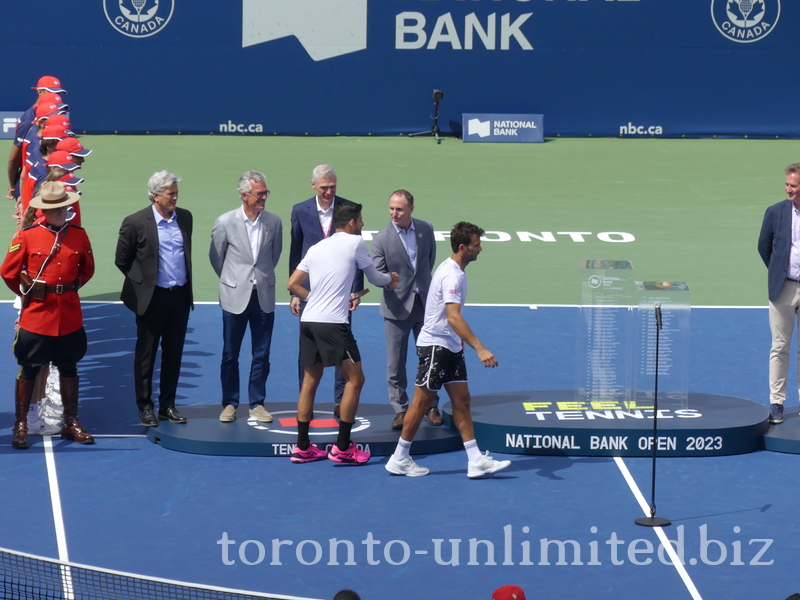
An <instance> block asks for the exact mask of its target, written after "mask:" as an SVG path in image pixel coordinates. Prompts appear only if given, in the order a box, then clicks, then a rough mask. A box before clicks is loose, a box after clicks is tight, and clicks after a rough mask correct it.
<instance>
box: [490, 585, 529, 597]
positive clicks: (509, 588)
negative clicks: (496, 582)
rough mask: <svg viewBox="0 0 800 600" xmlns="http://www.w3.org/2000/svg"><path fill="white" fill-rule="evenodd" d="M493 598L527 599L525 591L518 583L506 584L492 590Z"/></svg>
mask: <svg viewBox="0 0 800 600" xmlns="http://www.w3.org/2000/svg"><path fill="white" fill-rule="evenodd" d="M492 600H525V592H523V591H522V588H521V587H519V586H517V585H504V586H503V587H499V588H497V589H496V590H495V591H494V592H492Z"/></svg>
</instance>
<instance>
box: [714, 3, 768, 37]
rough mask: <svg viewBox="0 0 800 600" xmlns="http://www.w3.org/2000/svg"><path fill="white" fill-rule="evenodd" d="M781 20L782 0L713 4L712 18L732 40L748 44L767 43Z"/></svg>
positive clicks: (718, 27) (719, 28) (720, 29)
mask: <svg viewBox="0 0 800 600" xmlns="http://www.w3.org/2000/svg"><path fill="white" fill-rule="evenodd" d="M780 17H781V0H711V18H712V19H714V25H716V26H717V29H718V30H719V32H720V33H721V34H722V35H724V36H725V37H726V38H728V39H729V40H732V41H734V42H739V43H740V44H749V43H751V42H757V41H759V40H762V39H764V38H765V37H767V36H768V35H769V34H770V33H772V30H773V29H774V28H775V25H777V23H778V19H780Z"/></svg>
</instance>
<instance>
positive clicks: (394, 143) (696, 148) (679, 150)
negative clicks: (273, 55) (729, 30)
mask: <svg viewBox="0 0 800 600" xmlns="http://www.w3.org/2000/svg"><path fill="white" fill-rule="evenodd" d="M81 139H82V142H83V143H84V145H85V146H86V147H88V148H91V149H92V150H93V151H94V152H93V153H92V154H91V156H89V158H88V160H87V162H86V164H85V166H84V168H83V169H82V170H81V171H79V172H78V174H79V175H80V176H82V177H84V178H85V179H86V182H85V183H84V184H82V185H81V186H80V188H81V190H82V191H83V199H82V201H81V211H82V214H83V215H84V216H83V222H84V226H85V227H86V229H87V231H88V233H89V237H90V238H91V240H92V243H93V246H94V250H95V255H96V259H97V275H96V277H95V278H94V280H93V281H92V282H90V283H89V285H88V286H87V287H86V289H85V290H84V292H83V294H82V296H83V298H84V299H86V300H116V299H118V290H119V289H120V287H121V284H122V276H121V274H120V273H119V272H118V271H117V270H116V268H115V267H114V263H113V254H114V248H115V244H116V236H117V231H118V228H119V224H120V223H121V221H122V219H123V217H125V216H126V215H127V214H130V213H132V212H134V211H136V210H138V209H140V208H143V207H145V206H147V204H148V202H149V201H148V198H147V179H148V178H149V176H150V175H151V174H152V173H153V172H155V171H157V170H160V169H167V170H170V171H172V172H174V173H176V174H178V175H179V176H181V177H182V178H183V181H182V182H181V184H180V199H179V205H180V206H182V207H184V208H187V209H189V210H191V211H192V212H193V213H194V219H195V221H194V222H195V225H194V227H195V229H194V236H193V243H194V250H193V260H194V272H195V299H196V300H198V301H215V300H216V299H217V291H216V290H217V280H216V277H215V275H214V273H213V271H212V270H211V266H210V265H209V263H208V260H207V258H206V256H207V251H208V241H209V239H210V232H211V226H212V224H213V222H214V219H215V218H216V217H217V216H219V215H220V214H222V213H223V212H225V211H227V210H230V209H231V208H235V207H236V206H238V205H239V203H240V200H239V198H238V195H237V193H236V182H237V180H238V177H239V175H241V173H242V172H243V171H245V170H249V169H255V170H259V171H263V172H264V173H265V174H266V175H267V177H268V183H269V188H270V190H271V191H272V195H271V196H270V198H269V201H268V204H267V208H268V210H270V211H272V212H274V213H276V214H278V215H279V216H280V217H281V218H282V219H283V223H284V256H283V257H282V259H281V263H282V268H281V269H280V270H279V273H278V274H279V281H280V282H281V283H282V282H283V279H284V276H285V277H287V278H288V248H289V227H290V223H289V215H290V213H291V207H292V205H293V204H295V203H297V202H300V201H302V200H305V199H307V198H309V197H310V196H311V194H312V190H311V187H310V183H309V180H310V178H311V170H312V168H313V167H314V166H316V165H317V164H320V163H329V164H331V165H333V166H334V168H336V170H337V172H338V176H339V189H338V193H339V194H340V195H341V196H343V197H345V198H348V199H350V200H354V201H356V202H361V203H363V205H364V212H363V215H364V222H365V228H364V229H365V231H377V230H378V229H380V228H381V227H383V226H384V225H385V224H386V223H387V222H388V211H387V201H388V197H389V195H390V193H391V192H392V191H394V190H395V189H398V188H405V189H408V190H409V191H411V192H412V193H413V194H414V195H415V197H416V211H415V213H414V216H415V217H418V218H421V219H425V220H428V221H431V222H432V223H433V224H434V228H435V229H436V230H441V231H449V229H450V228H451V227H452V226H453V224H454V223H456V222H457V221H460V220H467V221H472V222H474V223H476V224H478V225H480V226H481V227H483V228H484V229H486V230H487V231H488V232H492V233H490V234H488V235H487V237H488V238H489V239H490V240H493V241H487V242H486V243H485V244H484V245H483V248H484V253H483V254H481V256H480V259H479V261H478V262H477V263H476V264H475V265H473V266H472V267H471V268H470V294H469V301H470V303H495V304H576V303H578V302H579V285H578V281H579V267H578V261H579V260H581V259H585V258H594V259H617V260H619V259H627V260H631V261H632V262H633V265H634V268H635V277H636V279H639V280H671V281H686V282H687V283H688V284H689V286H690V287H691V289H692V303H693V304H695V305H736V306H764V305H766V302H767V299H766V269H765V267H764V265H763V264H762V263H761V260H760V258H759V257H758V254H757V252H756V240H757V238H758V231H759V228H760V224H761V219H762V216H763V214H764V210H765V209H766V207H767V206H769V205H770V204H773V203H775V202H777V201H779V200H781V199H783V198H784V197H785V196H784V193H783V178H784V173H783V169H784V168H785V167H786V165H788V164H789V163H792V162H795V161H800V141H798V140H747V139H702V140H688V139H616V138H612V139H592V138H588V139H561V138H560V139H548V140H547V141H546V143H544V144H525V145H523V144H465V143H462V142H461V141H460V140H455V139H445V140H443V142H442V144H441V145H437V144H436V143H435V142H434V141H433V140H432V139H427V138H417V139H409V138H405V137H391V138H389V137H334V138H314V137H222V136H84V137H82V138H81ZM10 212H11V209H10V204H9V208H8V212H7V214H10ZM0 227H1V228H2V229H0V235H2V236H4V238H5V239H10V237H11V236H12V234H13V221H12V220H11V219H10V218H5V219H3V220H2V225H0ZM517 232H523V234H522V237H523V238H525V239H526V240H528V241H522V240H521V239H520V235H519V234H518V233H517ZM525 233H527V234H535V236H537V237H532V236H530V235H525ZM598 234H601V235H600V236H599V237H598ZM606 234H608V235H606ZM632 238H635V239H634V241H623V240H630V239H632ZM604 239H605V240H608V241H604ZM504 240H505V241H504ZM545 240H552V241H545ZM580 240H583V241H580ZM438 251H439V259H442V258H444V257H445V256H447V255H448V254H449V252H450V250H449V244H447V242H446V241H444V240H443V241H441V242H440V243H439V244H438ZM4 297H5V298H8V299H10V298H11V293H10V292H6V294H5V296H4ZM280 300H288V294H287V295H286V296H285V297H281V295H280V294H279V301H280ZM365 300H368V301H369V302H377V301H378V300H379V296H378V295H376V294H373V295H371V296H369V297H367V298H366V299H365Z"/></svg>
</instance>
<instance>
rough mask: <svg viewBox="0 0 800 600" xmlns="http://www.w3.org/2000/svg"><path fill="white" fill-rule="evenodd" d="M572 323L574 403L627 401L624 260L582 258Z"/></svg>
mask: <svg viewBox="0 0 800 600" xmlns="http://www.w3.org/2000/svg"><path fill="white" fill-rule="evenodd" d="M580 266H581V307H580V308H581V311H580V313H581V314H580V319H579V325H578V336H577V343H578V353H577V357H578V360H577V362H576V364H577V371H578V373H577V386H576V387H577V397H576V399H577V400H578V401H579V402H596V403H603V402H611V401H614V402H617V403H620V402H625V401H629V400H631V399H632V390H633V385H632V384H633V381H632V377H631V373H632V368H633V361H632V357H631V352H630V349H631V348H632V346H633V344H634V341H635V340H634V335H633V333H634V328H633V323H634V320H633V307H632V300H633V265H632V264H631V262H630V261H628V260H582V261H581V262H580Z"/></svg>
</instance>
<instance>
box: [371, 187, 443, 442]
mask: <svg viewBox="0 0 800 600" xmlns="http://www.w3.org/2000/svg"><path fill="white" fill-rule="evenodd" d="M413 212H414V196H412V195H411V193H410V192H407V191H406V190H397V191H396V192H393V193H392V195H391V196H390V197H389V216H390V217H391V219H392V220H391V222H390V223H389V224H388V225H386V227H384V228H383V229H381V230H380V231H379V232H378V233H377V234H375V237H374V238H373V239H372V260H373V262H374V264H375V266H376V267H377V269H378V270H379V271H383V272H384V273H391V272H395V273H397V274H398V276H399V277H400V284H399V285H398V286H397V288H396V289H393V290H390V289H388V288H383V298H382V299H381V315H383V326H384V330H385V332H386V362H387V377H386V379H387V383H388V386H389V402H390V403H391V405H392V408H394V411H395V417H394V419H393V420H392V429H402V428H403V418H404V417H405V414H406V411H407V410H408V393H407V392H406V387H407V385H408V380H407V378H406V359H407V355H408V336H409V334H410V333H411V332H412V331H413V332H414V339H415V340H416V338H417V336H418V335H419V332H420V329H421V328H422V323H423V321H424V319H425V301H426V300H427V298H428V288H429V287H430V284H431V271H432V270H433V266H434V264H435V262H436V241H435V240H434V237H433V226H432V225H431V224H430V223H428V222H426V221H420V220H419V219H414V218H412V217H411V213H413ZM438 404H439V397H438V396H436V398H435V400H434V401H433V405H432V406H431V409H430V410H429V411H428V414H427V415H426V416H427V419H428V422H429V423H430V424H431V425H441V424H442V415H441V413H440V412H439V408H438Z"/></svg>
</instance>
